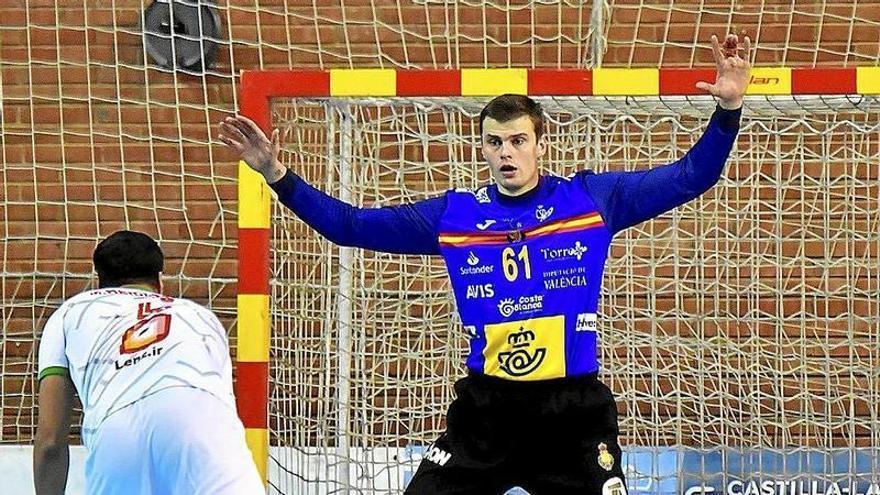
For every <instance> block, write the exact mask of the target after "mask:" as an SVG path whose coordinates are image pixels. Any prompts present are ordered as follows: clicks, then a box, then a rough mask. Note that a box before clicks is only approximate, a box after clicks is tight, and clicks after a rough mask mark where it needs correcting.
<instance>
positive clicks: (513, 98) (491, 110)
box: [480, 93, 544, 139]
mask: <svg viewBox="0 0 880 495" xmlns="http://www.w3.org/2000/svg"><path fill="white" fill-rule="evenodd" d="M523 115H528V116H529V120H531V121H532V126H534V128H535V139H541V136H543V135H544V110H543V109H542V108H541V104H540V103H538V102H537V101H535V100H533V99H531V98H529V97H528V96H525V95H515V94H510V93H508V94H504V95H501V96H496V97H495V98H493V99H492V101H490V102H489V103H487V104H486V106H485V107H483V110H482V111H481V112H480V135H481V136H482V135H483V121H484V120H486V117H491V118H492V119H493V120H496V121H498V122H507V121H510V120H513V119H518V118H520V117H522V116H523Z"/></svg>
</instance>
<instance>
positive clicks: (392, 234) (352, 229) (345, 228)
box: [219, 115, 446, 255]
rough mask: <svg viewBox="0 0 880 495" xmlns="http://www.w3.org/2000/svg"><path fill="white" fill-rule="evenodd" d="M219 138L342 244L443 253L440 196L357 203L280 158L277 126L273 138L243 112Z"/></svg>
mask: <svg viewBox="0 0 880 495" xmlns="http://www.w3.org/2000/svg"><path fill="white" fill-rule="evenodd" d="M219 137H220V141H222V142H223V143H224V144H226V146H228V147H229V148H231V149H232V150H234V151H235V152H236V153H237V154H238V155H239V157H241V159H242V160H244V162H245V163H247V164H248V166H250V167H251V168H252V169H254V170H255V171H257V172H259V173H260V175H262V176H263V177H264V178H265V179H266V183H268V184H269V187H271V188H272V189H274V190H275V192H276V193H277V194H278V199H279V200H280V201H281V202H282V203H283V204H284V205H285V206H287V207H288V208H290V210H291V211H293V212H294V213H295V214H296V216H298V217H299V218H300V219H301V220H302V221H304V222H305V223H306V224H308V225H309V226H311V227H312V228H313V229H315V230H316V231H317V232H318V233H320V234H321V235H323V236H324V237H326V238H327V239H329V240H330V241H331V242H333V243H335V244H338V245H340V246H354V247H360V248H365V249H372V250H374V251H382V252H387V253H400V254H429V255H430V254H440V249H439V245H438V243H437V239H438V231H437V229H438V226H439V222H440V217H441V216H442V215H443V211H444V210H445V209H446V197H445V196H439V197H436V198H431V199H427V200H424V201H419V202H416V203H411V204H403V205H398V206H390V207H384V208H358V207H355V206H352V205H350V204H348V203H345V202H343V201H340V200H338V199H336V198H333V197H331V196H329V195H327V194H324V193H323V192H321V191H319V190H317V189H315V188H314V187H312V186H311V185H309V184H307V183H306V182H305V181H304V180H303V179H302V178H301V177H299V176H298V175H297V174H295V173H293V172H292V171H290V170H288V169H287V168H286V167H285V166H284V165H283V164H282V163H281V162H280V161H279V160H278V152H279V151H280V145H279V141H278V129H275V130H274V131H272V136H271V138H269V137H268V136H266V134H265V133H264V132H263V131H262V129H260V128H259V126H257V124H256V123H254V122H253V121H252V120H250V119H248V118H247V117H244V116H242V115H237V116H235V117H227V118H226V119H225V120H223V122H221V124H220V134H219Z"/></svg>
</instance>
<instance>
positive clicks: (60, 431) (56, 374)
mask: <svg viewBox="0 0 880 495" xmlns="http://www.w3.org/2000/svg"><path fill="white" fill-rule="evenodd" d="M65 347H66V344H65V336H64V306H62V308H61V309H59V310H58V311H55V313H53V314H52V316H51V317H49V320H48V321H47V322H46V326H44V327H43V335H42V336H41V337H40V351H39V367H38V368H39V372H40V375H39V377H38V380H39V383H40V391H39V398H38V405H39V416H38V419H37V435H36V437H35V438H34V487H35V488H36V492H37V495H45V494H56V493H57V494H62V493H64V487H65V485H66V484H67V469H68V465H69V459H68V455H69V454H68V446H67V435H68V432H69V431H70V412H71V409H72V408H73V392H74V386H73V383H72V382H71V381H70V374H69V369H70V364H69V363H68V361H67V355H66V352H65Z"/></svg>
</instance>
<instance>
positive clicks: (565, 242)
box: [271, 108, 740, 380]
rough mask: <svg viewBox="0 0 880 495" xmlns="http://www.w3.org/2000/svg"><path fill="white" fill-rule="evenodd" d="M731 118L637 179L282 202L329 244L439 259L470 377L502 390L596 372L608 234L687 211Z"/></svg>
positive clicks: (707, 183) (716, 174) (282, 187)
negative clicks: (494, 381) (383, 201)
mask: <svg viewBox="0 0 880 495" xmlns="http://www.w3.org/2000/svg"><path fill="white" fill-rule="evenodd" d="M739 118H740V111H739V110H733V111H728V110H723V109H720V108H719V109H717V110H716V111H715V113H714V114H713V116H712V119H711V120H710V122H709V125H708V127H707V129H706V131H705V133H704V134H703V136H702V137H701V138H700V139H699V141H698V142H697V143H696V144H695V145H694V146H693V148H691V150H690V151H689V152H688V153H687V154H685V156H683V157H682V158H681V159H680V160H678V161H676V162H674V163H670V164H668V165H664V166H661V167H657V168H654V169H651V170H644V171H638V172H607V173H600V174H596V173H593V172H591V171H582V172H579V173H577V174H575V175H574V176H572V177H569V178H561V177H552V176H542V177H541V178H540V180H539V182H538V185H537V187H535V188H534V189H533V190H531V191H529V192H527V193H526V194H523V195H520V196H516V197H510V196H505V195H504V194H501V193H500V192H499V191H498V188H497V187H496V186H494V185H490V186H485V187H482V188H480V189H477V190H476V191H471V190H450V191H447V192H446V193H445V194H444V195H442V196H439V197H435V198H431V199H427V200H424V201H419V202H416V203H411V204H403V205H399V206H392V207H384V208H356V207H353V206H351V205H349V204H346V203H344V202H342V201H339V200H336V199H334V198H332V197H330V196H327V195H326V194H324V193H322V192H320V191H318V190H317V189H315V188H313V187H311V186H310V185H308V184H307V183H305V182H304V181H303V180H302V179H301V178H299V177H298V176H296V175H295V174H293V173H292V172H288V173H287V175H285V177H284V178H283V179H281V180H280V181H278V182H276V183H274V184H272V185H271V187H272V188H273V189H274V190H275V191H276V193H277V194H278V197H279V199H280V200H281V202H282V203H283V204H284V205H285V206H287V207H288V208H290V209H291V210H292V211H293V212H294V213H295V214H296V215H297V216H298V217H299V218H300V219H302V220H303V221H304V222H306V223H307V224H308V225H310V226H311V227H313V228H314V229H315V230H317V231H318V232H319V233H320V234H322V235H323V236H324V237H326V238H327V239H329V240H330V241H332V242H334V243H336V244H339V245H343V246H355V247H361V248H365V249H372V250H376V251H383V252H390V253H402V254H427V255H438V254H439V255H442V256H443V257H444V259H445V261H446V266H447V269H448V272H449V277H450V280H451V282H452V288H453V291H454V293H455V298H456V302H457V303H458V304H457V305H458V310H459V312H460V315H461V320H462V323H463V324H464V326H465V328H466V329H467V330H468V331H469V333H470V335H471V345H470V354H469V355H468V359H467V366H468V368H469V369H470V370H471V371H473V372H477V373H485V374H488V375H492V376H497V377H500V378H504V379H509V380H545V379H551V378H559V377H565V376H575V375H581V374H586V373H593V372H595V371H597V370H598V368H599V361H598V357H597V335H596V333H597V329H598V316H597V307H598V299H599V292H600V287H601V282H602V273H603V271H604V266H605V259H606V257H607V254H608V247H609V245H610V242H611V238H612V237H613V235H614V234H615V233H617V232H619V231H621V230H623V229H626V228H627V227H630V226H633V225H636V224H638V223H640V222H643V221H645V220H648V219H651V218H653V217H655V216H657V215H659V214H661V213H663V212H666V211H668V210H671V209H672V208H675V207H676V206H679V205H681V204H683V203H685V202H687V201H690V200H692V199H694V198H696V197H697V196H699V195H700V194H702V193H703V192H705V191H706V190H708V189H709V188H710V187H712V185H714V184H715V183H716V182H717V181H718V179H719V178H720V176H721V172H722V171H723V169H724V163H725V161H726V160H727V157H728V155H729V154H730V150H731V148H732V146H733V142H734V140H735V139H736V135H737V132H738V129H739Z"/></svg>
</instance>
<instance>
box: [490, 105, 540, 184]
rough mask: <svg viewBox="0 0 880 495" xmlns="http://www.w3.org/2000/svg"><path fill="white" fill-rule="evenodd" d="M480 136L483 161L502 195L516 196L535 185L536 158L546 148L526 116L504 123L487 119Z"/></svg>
mask: <svg viewBox="0 0 880 495" xmlns="http://www.w3.org/2000/svg"><path fill="white" fill-rule="evenodd" d="M482 137H483V158H485V159H486V161H487V162H489V168H490V170H491V171H492V176H493V177H494V178H495V181H496V182H497V183H498V188H499V189H500V190H501V192H503V193H504V194H507V195H508V196H519V195H520V194H524V193H526V192H528V191H530V190H532V188H534V187H535V185H537V184H538V159H539V158H541V157H542V156H543V155H544V150H545V148H546V146H545V143H544V140H543V139H537V138H536V136H535V126H534V125H533V124H532V121H531V119H530V118H529V116H528V115H523V116H520V117H517V118H515V119H512V120H508V121H506V122H498V121H497V120H495V119H493V118H491V117H487V118H486V119H485V120H484V121H483V136H482Z"/></svg>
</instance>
